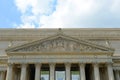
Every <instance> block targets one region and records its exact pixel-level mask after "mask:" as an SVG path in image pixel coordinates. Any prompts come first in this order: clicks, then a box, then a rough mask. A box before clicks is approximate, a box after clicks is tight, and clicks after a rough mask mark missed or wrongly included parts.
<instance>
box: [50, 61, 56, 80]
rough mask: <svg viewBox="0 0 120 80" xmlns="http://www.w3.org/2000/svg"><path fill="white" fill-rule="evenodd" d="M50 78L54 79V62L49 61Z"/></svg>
mask: <svg viewBox="0 0 120 80" xmlns="http://www.w3.org/2000/svg"><path fill="white" fill-rule="evenodd" d="M50 80H55V64H54V63H50Z"/></svg>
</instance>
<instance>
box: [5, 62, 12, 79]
mask: <svg viewBox="0 0 120 80" xmlns="http://www.w3.org/2000/svg"><path fill="white" fill-rule="evenodd" d="M12 77H13V65H12V64H8V68H7V75H6V80H12Z"/></svg>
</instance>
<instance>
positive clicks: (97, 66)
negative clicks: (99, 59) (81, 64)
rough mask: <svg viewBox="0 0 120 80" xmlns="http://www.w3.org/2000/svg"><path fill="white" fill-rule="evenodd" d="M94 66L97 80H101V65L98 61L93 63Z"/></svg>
mask: <svg viewBox="0 0 120 80" xmlns="http://www.w3.org/2000/svg"><path fill="white" fill-rule="evenodd" d="M93 67H94V77H95V80H100V72H99V65H98V64H97V63H95V64H93Z"/></svg>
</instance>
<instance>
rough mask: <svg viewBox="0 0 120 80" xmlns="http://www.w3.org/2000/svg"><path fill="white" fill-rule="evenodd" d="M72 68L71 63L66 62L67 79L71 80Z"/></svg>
mask: <svg viewBox="0 0 120 80" xmlns="http://www.w3.org/2000/svg"><path fill="white" fill-rule="evenodd" d="M70 68H71V64H70V63H66V64H65V69H66V80H70Z"/></svg>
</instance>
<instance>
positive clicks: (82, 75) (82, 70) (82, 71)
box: [79, 63, 86, 80]
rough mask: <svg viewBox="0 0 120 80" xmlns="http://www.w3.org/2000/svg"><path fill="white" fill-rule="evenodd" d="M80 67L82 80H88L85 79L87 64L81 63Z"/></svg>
mask: <svg viewBox="0 0 120 80" xmlns="http://www.w3.org/2000/svg"><path fill="white" fill-rule="evenodd" d="M79 67H80V77H81V79H80V80H86V77H85V64H83V63H81V64H79Z"/></svg>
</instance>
